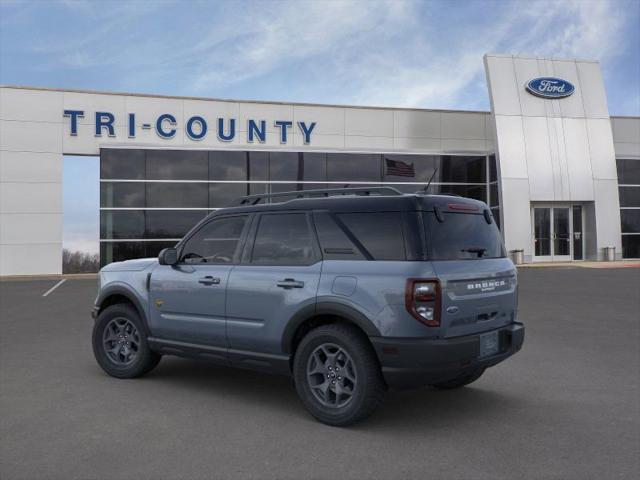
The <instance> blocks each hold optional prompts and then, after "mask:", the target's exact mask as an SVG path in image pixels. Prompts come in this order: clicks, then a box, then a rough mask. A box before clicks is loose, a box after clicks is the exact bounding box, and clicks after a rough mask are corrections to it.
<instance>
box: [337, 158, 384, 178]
mask: <svg viewBox="0 0 640 480" xmlns="http://www.w3.org/2000/svg"><path fill="white" fill-rule="evenodd" d="M381 162H382V155H378V154H368V153H366V154H365V153H328V154H327V180H329V181H335V182H344V183H345V184H346V183H349V182H379V181H380V180H381V178H382V170H381V165H382V164H381Z"/></svg>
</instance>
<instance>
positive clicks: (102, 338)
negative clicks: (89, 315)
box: [92, 304, 160, 378]
mask: <svg viewBox="0 0 640 480" xmlns="http://www.w3.org/2000/svg"><path fill="white" fill-rule="evenodd" d="M92 343H93V354H94V356H95V357H96V360H97V362H98V365H100V367H102V369H103V370H104V371H105V372H107V373H108V374H109V375H111V376H113V377H117V378H134V377H139V376H141V375H144V374H145V373H147V372H149V371H151V370H152V369H153V368H154V367H155V366H156V365H157V364H158V362H159V361H160V355H158V354H157V353H155V352H153V351H151V349H150V348H149V345H148V343H147V337H146V334H145V329H144V326H143V324H142V320H141V319H140V316H139V315H138V312H137V311H136V310H135V309H134V308H133V307H132V306H130V305H127V304H115V305H111V306H109V307H107V308H105V309H104V310H103V311H102V312H101V313H100V315H98V318H97V319H96V323H95V324H94V326H93V338H92Z"/></svg>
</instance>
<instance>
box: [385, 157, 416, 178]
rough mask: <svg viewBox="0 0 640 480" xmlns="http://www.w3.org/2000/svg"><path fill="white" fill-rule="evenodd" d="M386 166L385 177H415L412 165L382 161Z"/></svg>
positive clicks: (394, 161) (386, 159)
mask: <svg viewBox="0 0 640 480" xmlns="http://www.w3.org/2000/svg"><path fill="white" fill-rule="evenodd" d="M384 161H385V163H386V166H387V175H395V176H397V177H415V176H416V172H415V170H414V169H413V163H405V162H402V161H400V160H391V159H389V158H385V159H384Z"/></svg>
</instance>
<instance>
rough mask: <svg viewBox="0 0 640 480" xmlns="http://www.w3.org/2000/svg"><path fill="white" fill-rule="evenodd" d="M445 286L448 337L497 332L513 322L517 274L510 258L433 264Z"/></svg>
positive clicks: (444, 315)
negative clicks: (496, 330)
mask: <svg viewBox="0 0 640 480" xmlns="http://www.w3.org/2000/svg"><path fill="white" fill-rule="evenodd" d="M432 264H433V268H434V269H435V271H436V274H437V276H438V278H439V279H440V282H441V292H442V312H441V325H442V333H443V336H444V337H447V338H448V337H458V336H461V335H472V334H475V333H480V332H485V331H488V330H493V329H496V328H499V327H502V326H504V325H507V324H509V323H511V322H513V321H514V320H515V319H516V310H517V292H516V290H517V272H516V269H515V267H514V266H513V264H512V263H511V261H509V260H508V259H506V258H495V259H478V260H443V261H434V262H432Z"/></svg>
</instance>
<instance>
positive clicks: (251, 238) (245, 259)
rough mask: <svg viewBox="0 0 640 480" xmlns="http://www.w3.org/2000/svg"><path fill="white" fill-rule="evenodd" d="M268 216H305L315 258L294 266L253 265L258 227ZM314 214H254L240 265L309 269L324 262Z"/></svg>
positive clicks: (295, 211)
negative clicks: (313, 217)
mask: <svg viewBox="0 0 640 480" xmlns="http://www.w3.org/2000/svg"><path fill="white" fill-rule="evenodd" d="M268 215H304V217H305V221H306V224H307V229H308V231H309V234H310V236H311V244H312V249H313V258H312V259H311V261H310V262H309V263H299V264H295V265H292V264H290V263H271V264H269V265H264V264H257V263H252V262H251V259H252V257H253V250H254V247H255V242H256V238H257V233H258V227H259V226H260V221H261V220H262V217H264V216H268ZM311 215H312V212H311V211H306V210H285V211H272V212H261V213H256V214H254V216H253V218H252V221H251V226H250V228H249V230H248V231H247V236H246V241H245V245H244V248H243V251H242V254H241V258H240V265H246V266H251V267H265V268H269V267H309V266H311V265H315V264H316V263H318V262H320V261H322V254H321V251H320V244H319V243H318V234H317V232H316V229H315V225H314V224H313V219H312V217H311Z"/></svg>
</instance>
